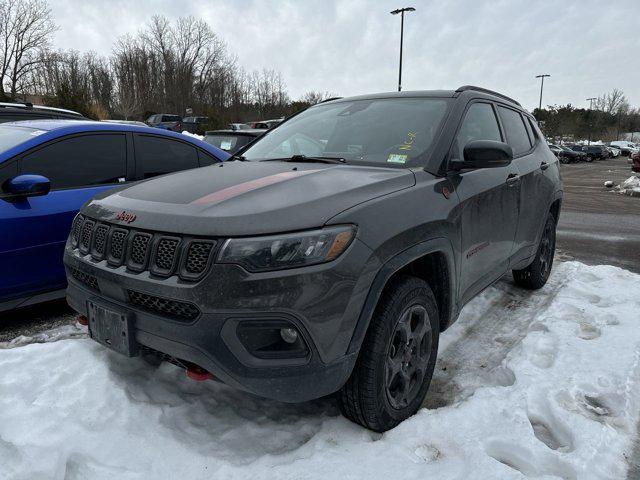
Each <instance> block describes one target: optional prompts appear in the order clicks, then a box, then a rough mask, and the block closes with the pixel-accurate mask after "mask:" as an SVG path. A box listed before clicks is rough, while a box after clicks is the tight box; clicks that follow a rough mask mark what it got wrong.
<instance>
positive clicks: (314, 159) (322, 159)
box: [262, 155, 347, 163]
mask: <svg viewBox="0 0 640 480" xmlns="http://www.w3.org/2000/svg"><path fill="white" fill-rule="evenodd" d="M262 161H263V162H278V161H279V162H311V163H315V162H320V163H347V161H346V160H345V159H344V158H341V157H320V156H311V157H307V156H306V155H293V156H291V157H284V158H267V159H265V160H262Z"/></svg>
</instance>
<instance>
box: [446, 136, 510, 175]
mask: <svg viewBox="0 0 640 480" xmlns="http://www.w3.org/2000/svg"><path fill="white" fill-rule="evenodd" d="M511 160H513V149H512V148H511V147H510V146H509V145H507V144H506V143H503V142H495V141H493V140H471V141H470V142H469V143H467V144H466V145H465V146H464V161H457V162H454V163H453V167H454V168H455V169H456V170H462V169H463V168H473V169H477V168H497V167H506V166H507V165H509V164H510V163H511Z"/></svg>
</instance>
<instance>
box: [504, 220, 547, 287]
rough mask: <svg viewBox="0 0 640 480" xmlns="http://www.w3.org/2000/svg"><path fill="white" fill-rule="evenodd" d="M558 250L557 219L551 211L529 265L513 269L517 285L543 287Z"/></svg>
mask: <svg viewBox="0 0 640 480" xmlns="http://www.w3.org/2000/svg"><path fill="white" fill-rule="evenodd" d="M555 252H556V219H555V217H554V216H553V213H551V212H549V215H548V216H547V221H546V223H545V225H544V231H543V232H542V238H541V239H540V244H539V245H538V251H537V252H536V256H535V258H534V259H533V262H531V263H530V264H529V265H528V266H527V267H525V268H523V269H522V270H514V271H513V279H514V280H515V282H516V285H518V286H520V287H523V288H526V289H528V290H537V289H539V288H542V287H543V286H544V285H545V283H547V280H548V278H549V274H550V273H551V267H552V266H553V257H554V255H555Z"/></svg>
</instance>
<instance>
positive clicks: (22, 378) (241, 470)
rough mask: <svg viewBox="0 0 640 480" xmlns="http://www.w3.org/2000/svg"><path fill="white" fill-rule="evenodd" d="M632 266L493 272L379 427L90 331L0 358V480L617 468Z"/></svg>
mask: <svg viewBox="0 0 640 480" xmlns="http://www.w3.org/2000/svg"><path fill="white" fill-rule="evenodd" d="M639 291H640V275H636V274H632V273H630V272H627V271H624V270H621V269H618V268H615V267H609V266H600V267H588V266H585V265H583V264H580V263H576V262H568V263H562V264H558V265H557V266H556V268H555V269H554V272H553V274H552V277H551V279H550V281H549V284H548V285H547V286H546V287H545V288H543V289H542V290H540V291H538V292H533V293H531V292H528V291H523V290H520V289H517V288H516V287H514V286H513V285H512V284H511V282H509V281H501V282H500V283H498V284H497V285H496V286H495V287H492V288H490V289H488V290H487V291H486V292H485V293H484V294H482V295H481V296H480V297H478V298H477V299H475V300H474V301H473V302H472V303H471V304H469V305H468V306H467V307H466V308H465V309H464V311H463V313H462V315H461V317H460V319H459V321H458V323H456V324H455V325H454V326H453V327H451V329H450V330H449V331H447V332H446V333H444V334H443V336H442V345H441V347H442V348H441V352H440V356H439V362H438V365H437V367H436V375H435V377H434V381H433V384H432V389H431V392H430V394H429V396H428V400H427V402H426V406H427V408H425V409H423V410H421V411H420V412H419V413H418V414H417V415H416V416H415V417H413V418H411V419H409V420H407V421H406V422H404V423H403V424H401V425H400V426H398V427H397V428H396V429H394V430H392V431H390V432H387V433H386V434H384V435H379V434H375V433H372V432H369V431H367V430H365V429H363V428H360V427H358V426H356V425H354V424H352V423H350V422H348V421H347V420H345V419H343V418H341V417H340V416H339V415H338V412H337V411H336V409H335V407H334V405H333V403H332V402H331V401H329V400H326V399H325V400H319V401H315V402H309V403H306V404H302V405H287V404H282V403H278V402H273V401H269V400H265V399H261V398H256V397H254V396H252V395H249V394H246V393H242V392H239V391H236V390H233V389H231V388H228V387H226V386H224V385H221V384H217V383H215V382H205V383H195V382H192V381H190V380H187V379H186V378H185V376H184V373H183V372H182V371H181V370H179V369H178V368H176V367H173V366H172V365H169V364H163V365H161V366H160V367H159V368H154V367H151V366H149V365H147V364H146V363H144V362H143V361H142V360H140V359H127V358H124V357H121V356H119V355H118V354H116V353H113V352H109V351H107V350H105V349H104V348H102V347H100V346H99V345H97V344H95V343H93V342H92V341H90V340H88V339H80V340H77V339H76V340H63V341H59V342H56V343H46V344H32V345H26V346H23V347H20V348H13V349H7V350H0V392H1V393H0V465H2V467H1V468H2V476H3V478H10V479H12V478H55V479H62V478H69V479H113V478H118V479H125V480H128V479H148V478H158V479H173V478H184V479H211V478H225V479H235V478H250V479H274V478H277V479H280V478H287V479H294V478H295V479H316V478H317V479H323V480H326V479H328V478H340V479H343V478H349V479H356V478H368V479H388V478H403V479H409V478H416V479H418V478H419V479H426V478H442V479H453V478H456V479H511V478H513V479H516V478H522V474H524V475H526V476H531V477H544V478H552V477H554V478H555V477H558V478H565V479H598V478H603V479H604V478H607V479H609V478H624V476H625V472H626V463H625V460H624V458H625V455H626V456H627V457H630V456H631V455H632V452H631V448H630V445H631V440H632V438H633V436H634V433H635V426H636V421H637V416H638V415H637V414H638V410H639V407H640V402H639V401H638V400H637V399H638V398H639V395H638V394H639V393H640V366H639V362H640V329H639V328H638V311H640V297H639V296H638V292H639Z"/></svg>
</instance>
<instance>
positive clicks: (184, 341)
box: [64, 239, 377, 402]
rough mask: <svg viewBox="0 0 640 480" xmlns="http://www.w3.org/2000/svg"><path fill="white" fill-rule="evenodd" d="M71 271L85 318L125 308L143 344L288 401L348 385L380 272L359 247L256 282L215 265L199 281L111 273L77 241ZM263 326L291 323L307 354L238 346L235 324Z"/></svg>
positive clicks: (68, 257) (68, 255) (72, 291)
mask: <svg viewBox="0 0 640 480" xmlns="http://www.w3.org/2000/svg"><path fill="white" fill-rule="evenodd" d="M64 263H65V268H66V269H67V277H68V280H69V286H68V289H67V300H68V302H69V304H70V305H71V306H72V307H73V308H74V309H75V310H76V311H78V312H79V313H82V314H84V315H87V316H88V306H87V302H88V301H92V302H95V303H99V304H102V305H105V306H109V305H112V306H114V307H117V308H118V309H126V310H127V311H129V312H131V314H132V316H133V318H134V321H133V325H134V336H135V339H136V342H137V343H138V344H140V345H142V346H144V347H148V348H150V349H153V350H155V351H157V352H160V353H163V354H166V355H169V356H171V357H174V358H176V359H180V360H182V361H187V362H192V363H195V364H197V365H198V366H200V367H202V368H204V369H206V370H208V371H210V372H211V373H212V374H213V375H214V376H215V377H216V378H218V379H219V380H221V381H223V382H225V383H227V384H229V385H231V386H233V387H236V388H239V389H242V390H245V391H248V392H251V393H254V394H256V395H260V396H263V397H267V398H272V399H276V400H280V401H287V402H300V401H306V400H310V399H313V398H318V397H321V396H324V395H328V394H331V393H333V392H335V391H337V390H338V389H340V387H341V386H342V385H343V384H344V383H345V382H346V380H347V379H348V377H349V375H350V373H351V370H352V369H353V365H354V363H355V360H356V356H357V354H355V353H352V354H347V348H348V345H349V342H350V341H351V338H352V336H353V332H354V330H355V327H356V323H357V320H358V318H359V315H360V311H361V309H362V306H363V304H364V300H365V297H366V294H367V293H368V291H369V287H370V285H371V282H372V281H373V277H374V275H375V272H376V270H377V269H376V267H375V265H373V264H375V257H372V255H371V250H370V249H369V248H368V247H366V246H365V245H364V244H363V243H361V242H359V241H358V240H357V239H356V240H355V241H354V242H353V243H352V244H351V245H350V246H349V248H348V250H347V251H346V252H345V253H344V254H343V255H342V256H341V257H340V258H338V259H337V260H335V261H333V262H330V263H327V264H323V265H316V266H312V267H305V268H298V269H292V270H284V271H278V272H266V273H259V274H253V273H249V272H247V271H245V270H244V269H242V268H241V267H239V266H236V265H220V264H213V265H211V268H210V271H209V272H208V273H207V275H206V276H204V278H203V279H202V280H200V281H198V282H195V283H189V282H184V281H183V280H181V279H180V278H178V276H172V277H169V278H159V277H156V276H154V275H152V274H151V273H150V272H148V271H142V272H133V271H130V270H129V269H127V267H125V266H119V267H112V266H110V265H108V263H107V261H106V260H102V261H96V260H94V259H93V258H92V257H91V255H88V254H87V255H83V254H82V253H81V252H80V251H79V250H78V249H77V248H73V247H72V246H71V244H70V242H68V244H67V246H66V249H65V258H64ZM131 292H137V293H138V294H143V295H148V296H153V297H154V298H161V299H164V300H171V301H175V302H180V304H184V305H191V306H194V307H195V308H196V311H197V315H195V317H194V316H191V317H189V318H184V317H183V318H177V317H173V316H172V315H171V314H164V313H162V314H158V312H157V311H150V310H149V309H146V308H143V307H140V304H133V303H132V297H131ZM261 321H276V322H286V323H288V324H291V325H294V326H295V327H296V328H297V329H298V331H299V332H300V333H301V335H302V337H303V338H304V341H305V343H306V345H307V346H308V350H309V353H308V355H306V356H305V357H304V358H300V357H296V358H277V359H265V358H258V357H255V356H253V355H252V354H251V353H249V351H248V350H247V349H246V348H244V345H243V344H242V342H240V341H239V340H238V334H237V332H238V329H237V326H238V325H240V324H242V323H243V322H254V323H255V322H261Z"/></svg>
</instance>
